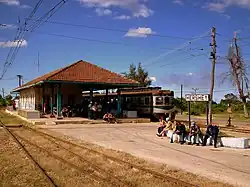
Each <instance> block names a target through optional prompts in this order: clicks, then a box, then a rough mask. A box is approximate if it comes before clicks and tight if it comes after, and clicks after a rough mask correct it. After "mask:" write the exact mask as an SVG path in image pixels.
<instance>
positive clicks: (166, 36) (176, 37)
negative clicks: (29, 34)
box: [31, 19, 195, 40]
mask: <svg viewBox="0 0 250 187" xmlns="http://www.w3.org/2000/svg"><path fill="white" fill-rule="evenodd" d="M31 20H34V21H36V19H31ZM45 22H47V23H50V24H58V25H64V26H73V27H83V28H88V29H96V30H105V31H112V32H120V33H127V32H128V30H124V29H116V28H105V27H98V26H90V25H83V24H75V23H67V22H60V21H53V20H49V21H45ZM129 32H130V33H133V34H141V35H147V36H153V37H161V38H173V39H181V40H193V39H195V38H193V37H182V36H171V35H162V34H156V33H150V34H145V33H139V32H136V31H129Z"/></svg>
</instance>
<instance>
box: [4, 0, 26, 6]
mask: <svg viewBox="0 0 250 187" xmlns="http://www.w3.org/2000/svg"><path fill="white" fill-rule="evenodd" d="M1 3H2V4H6V5H9V6H18V7H20V8H30V6H28V5H21V3H20V1H19V0H0V4H1Z"/></svg>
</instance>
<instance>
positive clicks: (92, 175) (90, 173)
mask: <svg viewBox="0 0 250 187" xmlns="http://www.w3.org/2000/svg"><path fill="white" fill-rule="evenodd" d="M0 124H1V126H2V127H3V128H4V129H5V130H6V132H8V134H9V135H10V136H11V137H12V138H13V139H14V140H15V142H16V143H17V144H18V145H19V146H20V147H21V149H22V150H23V151H24V152H25V153H26V155H27V156H28V157H29V159H31V160H32V162H33V163H34V165H35V166H36V167H37V168H39V170H40V171H41V172H42V173H43V175H44V176H45V177H46V178H47V180H48V182H49V183H50V185H51V186H58V185H57V184H56V182H55V181H54V180H53V179H52V177H51V176H49V174H48V172H46V170H45V169H44V168H43V167H42V166H41V165H40V164H39V163H38V162H37V161H36V160H35V159H34V157H33V156H32V155H31V154H30V152H31V151H28V150H27V149H26V146H27V145H30V146H32V147H34V148H35V149H38V150H40V151H42V152H45V153H46V154H47V155H48V156H49V157H52V158H54V159H56V160H59V161H61V162H62V163H63V164H66V165H68V166H69V167H71V168H73V169H75V170H77V171H79V172H80V173H82V174H84V176H85V177H89V178H90V179H93V180H95V181H98V182H101V183H106V184H108V185H109V186H122V187H126V186H131V185H130V184H126V183H125V182H123V181H120V180H119V179H116V178H115V177H112V176H110V175H109V177H107V176H100V175H98V174H95V173H94V172H96V171H97V172H98V173H99V174H100V173H101V174H103V173H105V171H104V170H102V169H101V168H98V166H95V165H94V164H91V163H90V162H88V164H89V165H91V168H92V170H90V169H84V168H82V167H79V166H77V165H76V164H74V163H72V162H69V161H67V160H65V159H64V158H62V157H60V156H57V155H55V154H52V153H51V152H50V151H49V150H47V149H45V148H43V147H41V146H38V145H37V144H35V143H33V142H31V141H29V140H27V139H26V138H23V137H21V136H19V135H17V133H14V132H13V131H12V130H11V129H10V128H9V127H8V126H6V125H5V124H4V123H2V122H1V121H0ZM25 130H31V128H25ZM34 132H36V133H39V132H38V131H34ZM39 134H40V135H42V133H39ZM43 137H45V136H43ZM20 140H21V141H20ZM21 142H25V144H23V143H21ZM51 142H52V143H55V144H56V145H57V146H59V147H62V148H64V147H63V146H60V144H59V143H56V142H55V141H51ZM64 150H67V151H68V152H69V153H71V154H72V155H74V156H76V157H78V158H80V159H81V161H82V162H87V160H85V159H84V158H83V157H81V156H80V155H77V154H76V153H74V152H72V151H70V150H69V149H67V148H64ZM114 181H115V182H114Z"/></svg>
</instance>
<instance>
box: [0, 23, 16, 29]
mask: <svg viewBox="0 0 250 187" xmlns="http://www.w3.org/2000/svg"><path fill="white" fill-rule="evenodd" d="M16 28H17V26H16V25H12V24H0V29H16Z"/></svg>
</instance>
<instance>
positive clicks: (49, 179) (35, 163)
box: [0, 121, 57, 187]
mask: <svg viewBox="0 0 250 187" xmlns="http://www.w3.org/2000/svg"><path fill="white" fill-rule="evenodd" d="M0 125H1V126H2V127H3V128H4V129H5V131H6V132H7V133H8V134H9V135H10V136H11V137H12V138H13V139H14V141H15V142H16V143H17V144H18V146H20V148H21V149H22V150H23V151H24V152H25V154H26V155H27V157H28V158H29V159H30V160H31V161H32V162H33V164H34V165H35V167H37V168H38V169H39V171H40V172H41V173H42V174H43V175H44V176H45V177H46V179H47V180H48V182H49V183H50V184H51V186H54V187H56V186H57V185H56V184H55V182H54V181H53V179H52V178H51V177H50V176H49V175H48V174H47V173H46V171H45V170H44V169H43V168H42V167H41V166H40V165H39V163H37V162H36V161H35V159H34V158H33V157H32V155H31V154H30V153H29V152H28V151H27V149H26V148H25V147H24V146H23V144H22V143H21V142H20V141H19V140H18V139H17V138H16V137H15V135H14V134H13V133H12V132H11V131H10V130H9V129H8V127H6V126H5V124H4V123H3V122H2V121H0Z"/></svg>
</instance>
